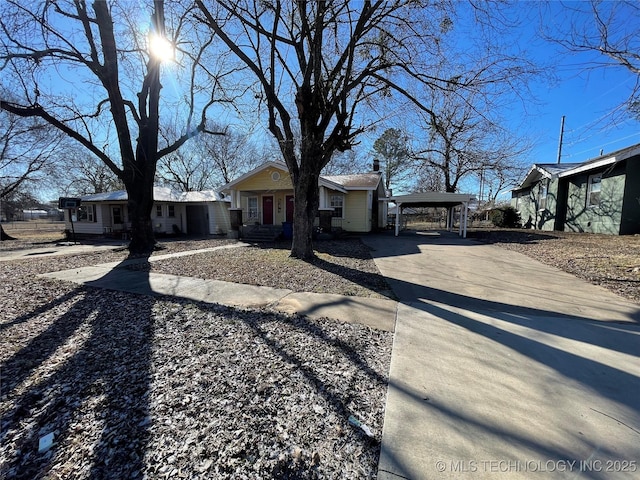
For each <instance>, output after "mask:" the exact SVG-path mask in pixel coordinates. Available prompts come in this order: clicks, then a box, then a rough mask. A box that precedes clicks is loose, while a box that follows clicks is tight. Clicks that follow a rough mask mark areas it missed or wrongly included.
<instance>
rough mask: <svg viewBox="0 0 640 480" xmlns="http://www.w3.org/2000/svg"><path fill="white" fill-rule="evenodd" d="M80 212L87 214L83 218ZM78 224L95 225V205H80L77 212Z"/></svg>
mask: <svg viewBox="0 0 640 480" xmlns="http://www.w3.org/2000/svg"><path fill="white" fill-rule="evenodd" d="M81 212H87V214H86V216H83V215H82V214H81ZM76 216H77V219H78V222H86V223H95V222H97V219H96V206H95V205H81V206H80V207H79V208H78V211H77V214H76Z"/></svg>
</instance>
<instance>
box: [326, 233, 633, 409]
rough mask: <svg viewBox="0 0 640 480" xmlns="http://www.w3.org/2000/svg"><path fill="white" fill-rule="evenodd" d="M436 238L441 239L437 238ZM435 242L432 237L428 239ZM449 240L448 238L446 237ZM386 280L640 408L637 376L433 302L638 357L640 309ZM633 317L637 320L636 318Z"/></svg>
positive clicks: (406, 246) (414, 242)
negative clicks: (583, 308)
mask: <svg viewBox="0 0 640 480" xmlns="http://www.w3.org/2000/svg"><path fill="white" fill-rule="evenodd" d="M394 240H396V238H394V239H391V241H394ZM435 241H436V242H439V240H437V239H436V240H435ZM422 242H423V240H421V239H420V238H415V237H413V238H410V237H409V238H405V239H404V241H403V239H401V244H400V245H397V244H396V245H394V248H393V249H389V252H395V253H398V252H399V254H400V255H402V254H404V253H405V252H415V251H416V250H418V251H419V244H421V243H422ZM432 242H433V240H432V241H430V242H429V243H432ZM445 242H447V240H446V239H445ZM438 244H440V243H438ZM461 244H463V245H467V242H466V241H463V240H461V239H456V240H455V243H454V245H461ZM381 253H382V256H385V253H383V252H380V251H376V252H375V255H374V256H376V257H377V256H380V254H381ZM389 254H391V253H389ZM318 266H319V267H320V268H322V266H323V264H322V263H318ZM329 268H330V267H329ZM348 270H349V269H344V268H343V269H341V270H336V273H340V272H342V275H343V276H346V278H349V279H357V278H358V272H349V271H348ZM452 273H455V272H452ZM425 275H428V272H425ZM388 280H389V284H390V285H391V287H392V289H393V290H394V292H395V293H396V295H398V297H399V298H401V299H404V303H408V304H410V305H411V306H416V308H419V309H423V310H427V311H429V312H430V313H433V314H434V315H436V316H438V317H441V318H444V319H446V320H448V321H450V322H451V323H454V324H457V325H460V326H462V327H464V328H467V329H468V330H470V331H472V332H474V333H477V334H480V335H483V336H486V337H487V338H490V339H491V340H493V341H496V342H498V343H501V344H503V345H506V346H508V347H510V348H513V349H514V350H516V351H518V352H520V353H522V354H523V355H526V356H528V357H530V358H532V359H534V360H536V361H537V362H540V363H541V364H544V365H547V366H549V367H551V368H553V369H554V370H556V371H558V372H559V373H561V374H562V375H564V376H566V377H567V378H571V379H573V380H576V381H578V382H580V383H582V384H584V385H586V386H588V387H590V388H592V389H594V390H595V391H597V392H599V393H600V394H601V395H602V396H603V397H605V398H610V399H611V400H614V401H618V402H621V403H624V404H626V405H628V406H630V407H632V408H635V409H637V410H639V411H640V396H638V395H637V392H639V391H640V379H639V378H638V377H637V376H635V375H632V374H629V373H627V372H624V371H620V370H618V369H616V368H613V367H610V366H608V365H605V364H602V363H600V362H598V361H597V360H593V359H588V358H583V357H580V356H577V355H574V354H572V353H569V352H566V351H563V350H560V349H557V348H554V347H550V346H548V345H545V344H543V343H541V342H540V341H537V340H534V339H530V338H525V337H522V336H520V335H516V334H513V333H510V332H508V331H506V330H504V329H501V328H498V327H495V326H492V325H489V324H485V323H483V322H478V321H475V320H473V319H471V318H468V317H465V316H462V315H459V314H456V313H453V312H451V311H450V310H447V309H444V308H441V307H438V306H437V305H434V304H433V303H432V302H437V303H438V304H442V305H448V306H451V307H455V308H463V309H466V310H469V311H472V312H482V313H486V314H487V315H488V316H491V317H493V318H497V319H500V320H504V321H506V322H509V323H512V324H514V325H519V326H524V327H527V328H530V329H533V330H538V331H541V332H545V333H550V334H553V335H556V336H560V337H564V338H567V339H571V340H575V341H578V342H583V343H588V344H591V345H595V346H599V347H602V348H605V349H608V350H611V351H618V352H621V353H624V354H627V355H631V356H633V357H636V358H637V357H640V335H638V333H640V325H639V324H638V323H640V309H636V310H635V312H633V313H632V314H631V316H630V317H631V318H630V319H629V320H630V322H629V323H626V324H623V323H613V322H609V321H599V320H594V319H591V318H588V317H584V316H582V315H580V314H575V315H573V314H567V313H558V312H555V311H552V310H549V309H545V308H533V307H525V306H518V305H512V304H506V303H502V302H498V301H492V300H485V299H482V298H476V297H472V296H468V295H463V294H459V293H456V292H452V291H447V290H443V289H438V288H433V287H428V286H425V285H419V284H416V283H411V282H406V281H403V280H400V279H396V278H393V279H388ZM409 297H411V298H409ZM634 321H635V322H636V323H632V322H634ZM612 327H615V328H612ZM613 379H615V381H614V380H613ZM613 382H622V384H624V385H628V386H629V388H628V389H626V390H625V391H626V392H627V393H624V392H621V391H620V390H621V389H620V388H618V387H616V386H615V385H614V384H613Z"/></svg>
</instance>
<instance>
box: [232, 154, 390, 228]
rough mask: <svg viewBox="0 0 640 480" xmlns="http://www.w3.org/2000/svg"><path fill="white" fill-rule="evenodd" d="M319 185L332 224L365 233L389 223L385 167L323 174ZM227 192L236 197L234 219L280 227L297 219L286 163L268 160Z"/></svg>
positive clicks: (325, 212) (320, 210) (323, 208)
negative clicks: (349, 173)
mask: <svg viewBox="0 0 640 480" xmlns="http://www.w3.org/2000/svg"><path fill="white" fill-rule="evenodd" d="M318 187H319V193H320V205H319V213H320V215H324V214H326V215H328V216H329V217H331V218H330V220H331V228H332V229H342V230H345V231H348V232H361V233H362V232H370V231H372V230H376V229H378V228H383V227H384V226H385V225H386V219H387V203H386V201H385V198H386V197H385V191H384V185H383V182H382V174H381V172H379V171H378V172H375V171H374V172H371V173H362V174H356V175H323V176H321V177H320V179H319V181H318ZM222 191H223V192H224V193H225V194H226V195H229V196H230V197H231V212H232V215H231V218H232V219H234V216H235V218H236V220H235V221H236V222H237V223H238V224H241V225H260V226H272V227H270V228H272V229H273V230H274V231H275V230H277V229H282V226H283V224H284V225H285V226H286V225H287V224H290V223H291V222H293V206H294V192H293V184H292V182H291V176H290V175H289V171H288V169H287V166H286V164H284V163H282V162H267V163H264V164H262V165H260V166H259V167H257V168H255V169H253V170H251V171H250V172H248V173H246V174H244V175H242V176H241V177H239V178H237V179H236V180H233V181H232V182H229V183H228V184H227V185H225V186H224V187H222ZM323 212H324V213H323ZM318 221H319V220H318ZM232 223H233V220H232ZM285 233H286V232H285Z"/></svg>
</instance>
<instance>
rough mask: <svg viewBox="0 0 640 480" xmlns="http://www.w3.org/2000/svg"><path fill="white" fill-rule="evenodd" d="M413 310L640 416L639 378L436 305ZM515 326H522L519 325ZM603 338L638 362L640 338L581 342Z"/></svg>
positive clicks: (613, 334)
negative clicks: (494, 344)
mask: <svg viewBox="0 0 640 480" xmlns="http://www.w3.org/2000/svg"><path fill="white" fill-rule="evenodd" d="M411 306H412V307H414V308H417V309H419V310H422V311H425V312H427V313H430V314H432V315H434V316H436V317H438V318H440V319H443V320H446V321H447V322H450V323H452V324H454V325H458V326H460V327H462V328H464V329H466V330H468V331H469V332H472V333H474V334H477V335H481V336H483V337H485V338H488V339H490V340H492V341H495V342H497V343H500V344H501V345H504V346H506V347H509V348H511V349H513V350H514V351H516V352H518V353H520V354H522V355H525V356H526V357H528V358H530V359H532V360H534V361H536V362H538V363H540V364H542V365H546V366H548V367H550V368H552V369H554V370H555V371H557V372H558V373H560V374H561V375H563V376H564V377H565V378H568V379H571V380H575V381H577V382H579V383H580V384H582V385H584V386H587V387H589V388H590V389H592V390H593V391H595V392H598V393H599V394H600V395H601V396H602V397H603V398H608V399H609V400H612V401H614V402H617V403H620V404H623V405H627V406H628V407H631V408H632V409H634V410H636V411H639V412H640V396H639V395H638V392H640V377H638V376H637V375H634V374H632V373H628V372H626V371H623V370H620V369H618V368H615V367H612V366H610V365H607V364H604V363H602V362H600V361H598V360H597V359H590V358H585V357H583V356H580V355H577V354H574V353H571V352H568V351H566V350H562V349H560V348H556V347H552V346H549V345H546V344H544V343H542V342H540V341H538V340H534V339H531V338H527V337H525V336H522V335H519V334H516V333H512V332H509V331H507V330H505V329H503V328H499V327H497V326H494V325H491V324H489V323H485V322H482V321H478V320H475V319H473V318H471V317H470V316H467V315H464V314H462V313H458V312H452V311H451V310H448V309H446V308H442V307H440V306H439V305H437V304H435V303H433V302H426V301H423V302H416V303H412V304H411ZM499 318H500V319H501V320H504V321H507V322H509V321H512V320H513V319H514V317H510V316H500V317H499ZM555 321H558V320H557V319H550V320H549V321H545V322H544V323H547V324H548V323H554V322H555ZM514 323H516V324H518V325H521V323H519V322H514ZM538 325H539V323H538V322H536V323H532V324H530V325H527V326H528V327H529V328H532V329H536V327H537V326H538ZM564 326H565V329H566V330H569V331H571V330H572V329H571V328H570V327H571V325H567V324H565V325H564ZM567 327H568V328H567ZM634 329H635V331H637V332H640V327H634ZM550 330H551V329H550ZM563 332H564V330H563V331H561V330H560V329H557V330H556V332H555V333H554V334H556V335H561V336H564V337H565V338H567V337H569V335H571V334H569V335H566V334H565V335H563ZM603 337H607V343H608V345H616V344H623V345H624V347H622V348H621V349H620V350H622V351H624V353H626V354H627V355H631V356H634V357H636V358H637V357H640V337H637V336H633V335H629V333H628V332H627V331H609V332H608V333H607V335H603V334H602V332H600V331H598V332H592V333H591V337H590V338H589V339H587V338H585V337H583V339H582V340H580V341H588V340H591V341H590V342H588V343H591V344H598V345H600V343H599V340H600V339H601V338H603ZM596 339H598V341H596ZM604 348H607V347H604ZM623 386H624V387H623Z"/></svg>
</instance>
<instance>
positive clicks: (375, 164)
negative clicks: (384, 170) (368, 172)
mask: <svg viewBox="0 0 640 480" xmlns="http://www.w3.org/2000/svg"><path fill="white" fill-rule="evenodd" d="M373 171H374V172H379V171H380V160H379V159H377V158H374V159H373Z"/></svg>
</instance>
